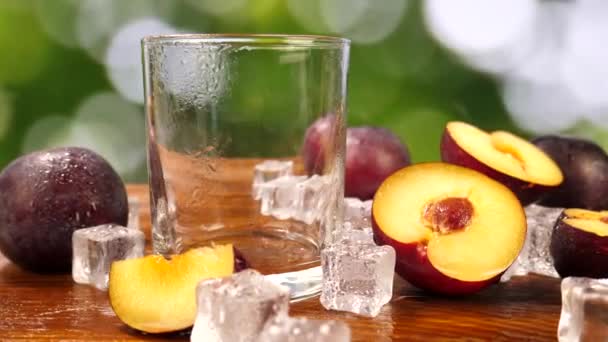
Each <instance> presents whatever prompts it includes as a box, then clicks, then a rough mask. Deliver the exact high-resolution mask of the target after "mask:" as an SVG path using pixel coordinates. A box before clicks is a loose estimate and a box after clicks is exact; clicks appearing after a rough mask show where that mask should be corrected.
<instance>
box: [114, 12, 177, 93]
mask: <svg viewBox="0 0 608 342" xmlns="http://www.w3.org/2000/svg"><path fill="white" fill-rule="evenodd" d="M177 32H178V30H177V29H175V28H173V27H171V26H170V25H169V24H167V23H165V22H163V21H162V20H160V19H158V18H142V19H138V20H134V21H132V22H130V23H128V24H127V25H125V26H123V27H122V28H121V29H120V30H119V31H118V32H116V34H115V35H114V37H113V38H112V40H111V42H110V44H109V47H108V50H107V53H106V57H105V66H106V72H107V75H108V78H109V79H110V82H111V83H112V85H113V86H114V88H116V90H117V91H118V92H119V93H120V95H122V96H123V97H124V98H125V99H127V100H129V101H132V102H135V103H139V104H143V103H144V94H143V93H144V91H143V74H142V72H143V71H142V62H141V39H142V38H143V37H145V36H148V35H158V34H173V33H177Z"/></svg>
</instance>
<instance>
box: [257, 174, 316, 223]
mask: <svg viewBox="0 0 608 342" xmlns="http://www.w3.org/2000/svg"><path fill="white" fill-rule="evenodd" d="M305 179H306V177H305V176H285V177H280V178H277V179H274V180H272V181H270V182H267V183H264V184H261V185H260V186H259V193H260V202H261V203H260V213H261V214H262V215H272V216H274V217H276V218H278V219H279V220H286V219H289V218H292V217H293V216H294V215H295V213H296V211H297V208H298V196H297V195H298V194H297V192H296V191H295V189H296V184H298V183H299V182H302V181H304V180H305Z"/></svg>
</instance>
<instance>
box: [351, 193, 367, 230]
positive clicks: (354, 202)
mask: <svg viewBox="0 0 608 342" xmlns="http://www.w3.org/2000/svg"><path fill="white" fill-rule="evenodd" d="M371 216H372V200H367V201H361V200H360V199H358V198H354V197H346V198H344V221H348V222H351V223H352V225H353V227H354V228H355V229H363V228H369V227H371V226H372V224H371Z"/></svg>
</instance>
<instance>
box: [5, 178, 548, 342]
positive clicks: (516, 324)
mask: <svg viewBox="0 0 608 342" xmlns="http://www.w3.org/2000/svg"><path fill="white" fill-rule="evenodd" d="M128 189H129V193H130V195H131V196H137V197H140V198H141V200H142V215H141V217H140V219H141V226H142V227H143V228H144V229H145V230H146V231H148V230H149V227H150V223H149V222H150V220H149V209H148V191H147V187H146V186H142V185H132V186H129V187H128ZM290 311H291V315H293V316H305V317H309V318H316V319H336V320H342V321H345V322H347V323H348V324H349V325H350V327H351V329H352V332H353V341H555V340H556V336H557V335H556V332H557V322H558V319H559V312H560V291H559V280H557V279H550V278H545V277H539V276H529V277H520V278H514V280H512V281H511V282H509V283H507V284H500V285H496V286H493V287H491V288H489V289H487V290H485V291H482V292H480V293H478V294H476V295H472V296H468V297H464V298H442V297H436V296H429V295H427V294H425V293H423V292H421V291H419V290H417V289H415V288H413V287H411V286H409V285H407V284H406V283H405V282H404V281H402V280H400V279H399V278H398V277H397V278H396V280H395V291H394V296H393V300H392V301H391V303H390V304H389V305H386V306H385V307H384V308H383V309H382V312H381V314H380V315H379V316H378V317H376V318H373V319H371V318H363V317H358V316H355V315H352V314H347V313H341V312H332V311H326V310H324V309H323V308H322V307H321V305H320V304H319V300H318V297H316V298H312V299H309V300H306V301H303V302H299V303H294V304H292V305H291V309H290ZM188 338H189V337H188V334H187V333H182V334H181V335H179V334H177V335H175V334H174V335H161V336H158V335H156V336H155V335H144V334H141V333H139V332H137V331H134V330H131V329H129V328H128V327H126V326H125V325H124V324H122V323H121V322H120V321H119V320H118V318H116V316H115V315H114V313H113V311H112V309H111V308H110V305H109V303H108V299H107V293H106V292H102V291H99V290H96V289H95V288H92V287H88V286H84V285H78V284H75V283H73V282H72V278H71V275H68V274H66V275H39V274H33V273H28V272H26V271H23V270H21V269H19V268H17V267H16V266H14V265H12V264H11V263H10V262H9V261H7V260H6V259H5V258H4V257H3V256H1V255H0V341H13V340H15V341H33V340H62V341H87V340H90V341H122V340H131V341H146V340H156V341H164V340H184V341H187V340H188Z"/></svg>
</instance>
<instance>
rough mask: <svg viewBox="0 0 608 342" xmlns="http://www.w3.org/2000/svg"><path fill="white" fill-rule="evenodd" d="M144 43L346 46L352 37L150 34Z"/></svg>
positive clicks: (143, 40)
mask: <svg viewBox="0 0 608 342" xmlns="http://www.w3.org/2000/svg"><path fill="white" fill-rule="evenodd" d="M141 41H142V44H143V45H159V44H160V45H164V44H176V43H177V44H183V45H188V44H201V43H219V44H222V43H224V44H235V45H251V46H256V47H264V46H268V47H273V46H301V47H344V46H349V45H350V39H347V38H342V37H335V36H323V35H304V34H231V33H228V34H224V33H183V34H161V35H150V36H145V37H144V38H142V40H141Z"/></svg>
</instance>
